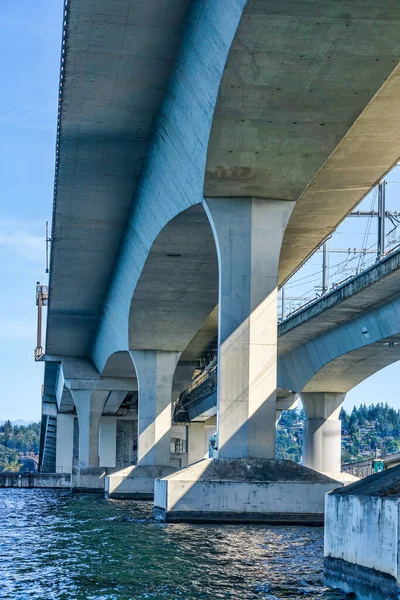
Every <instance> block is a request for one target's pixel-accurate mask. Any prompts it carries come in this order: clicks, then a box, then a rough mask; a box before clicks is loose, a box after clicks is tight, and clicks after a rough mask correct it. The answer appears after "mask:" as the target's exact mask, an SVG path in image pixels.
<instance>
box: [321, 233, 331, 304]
mask: <svg viewBox="0 0 400 600" xmlns="http://www.w3.org/2000/svg"><path fill="white" fill-rule="evenodd" d="M328 262H329V261H328V242H327V241H326V242H324V244H323V246H322V293H323V294H326V292H327V291H328V288H329V270H328V269H329V264H328Z"/></svg>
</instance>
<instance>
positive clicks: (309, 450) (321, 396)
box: [301, 392, 346, 476]
mask: <svg viewBox="0 0 400 600" xmlns="http://www.w3.org/2000/svg"><path fill="white" fill-rule="evenodd" d="M345 397H346V394H343V393H335V392H303V393H302V394H301V398H302V401H303V406H304V410H305V412H306V415H307V419H306V421H305V423H304V465H305V466H306V467H310V469H315V470H316V471H320V472H321V473H326V474H328V475H331V476H333V475H334V474H339V473H340V471H341V452H342V446H341V440H342V429H341V428H342V423H341V421H340V418H339V417H340V409H341V408H342V406H343V402H344V399H345Z"/></svg>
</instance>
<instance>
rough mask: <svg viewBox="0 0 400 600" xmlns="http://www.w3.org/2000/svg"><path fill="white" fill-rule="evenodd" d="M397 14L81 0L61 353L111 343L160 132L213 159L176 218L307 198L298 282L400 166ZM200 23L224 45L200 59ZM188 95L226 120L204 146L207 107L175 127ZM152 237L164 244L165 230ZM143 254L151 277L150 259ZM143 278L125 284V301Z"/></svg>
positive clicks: (73, 39) (76, 12) (161, 151)
mask: <svg viewBox="0 0 400 600" xmlns="http://www.w3.org/2000/svg"><path fill="white" fill-rule="evenodd" d="M208 4H209V3H206V5H208ZM196 5H197V6H196ZM242 10H243V14H242ZM399 19H400V11H399V7H398V5H397V3H396V2H395V1H393V2H387V3H385V6H384V8H383V7H382V5H379V6H377V5H376V3H374V2H367V3H366V2H361V1H360V2H354V3H352V5H351V7H349V6H348V3H345V2H336V3H334V4H332V3H331V2H322V3H321V2H318V3H317V2H315V3H314V2H312V3H310V2H296V3H295V4H294V3H284V4H282V3H278V2H276V1H270V0H264V1H262V2H253V1H249V2H247V4H246V3H245V2H243V1H242V2H240V1H235V2H234V5H233V6H232V3H231V2H223V1H220V2H218V3H216V4H215V3H214V7H212V8H210V7H208V6H206V8H204V9H203V10H200V9H199V7H198V3H196V2H193V3H190V2H188V1H183V0H180V1H179V2H171V1H164V2H162V3H159V2H154V1H152V0H149V2H146V3H145V4H143V3H138V2H128V1H126V2H125V1H122V2H119V3H117V4H110V3H108V2H105V1H99V2H96V3H93V2H90V1H89V0H85V1H84V2H77V1H76V0H75V1H74V0H70V2H69V3H68V13H67V17H66V29H65V48H66V50H65V56H64V70H63V75H62V102H61V104H60V135H59V157H60V158H59V162H58V170H57V180H56V184H57V185H56V196H55V219H54V231H53V239H54V248H53V253H52V275H51V281H50V288H51V289H50V298H51V299H50V306H49V320H48V336H47V352H49V353H51V354H59V353H62V354H64V355H68V354H69V355H73V356H86V355H88V354H89V353H90V348H91V347H93V343H94V341H95V340H96V338H97V345H98V344H99V343H101V342H99V339H98V338H99V335H100V337H102V332H101V331H100V333H99V334H98V333H97V328H98V325H99V322H100V319H101V314H102V311H104V308H103V309H102V307H103V306H104V302H105V301H106V310H107V307H108V306H110V307H111V305H112V297H111V291H110V283H111V281H112V279H113V272H114V270H115V267H116V264H117V256H118V253H119V247H120V244H121V242H122V239H123V237H124V233H125V236H128V237H129V229H130V227H129V226H128V230H127V227H126V224H127V222H129V215H130V214H131V213H132V211H133V212H135V211H136V212H137V213H138V218H140V213H142V218H143V217H144V212H143V210H141V206H140V199H141V196H142V195H143V186H144V182H145V181H148V180H149V179H150V180H151V168H152V167H151V165H152V155H153V154H154V153H157V158H158V159H159V160H161V159H162V157H164V158H163V161H164V162H165V161H167V163H168V161H169V160H171V156H169V154H168V152H169V148H166V147H165V146H164V147H162V136H167V137H169V138H170V139H171V140H174V143H175V144H176V143H178V140H179V139H181V140H182V138H183V137H185V138H186V139H188V140H190V144H189V145H188V146H187V147H185V144H183V147H182V152H181V154H182V156H181V159H180V163H179V168H180V165H181V164H182V161H183V164H185V160H192V161H195V162H196V161H197V162H198V163H199V164H198V165H197V166H198V167H199V170H196V179H199V178H200V179H199V182H198V183H199V186H198V187H197V186H193V185H190V186H189V185H188V181H187V177H183V174H182V173H179V176H178V177H177V178H176V180H175V181H174V182H173V186H172V187H171V186H170V185H168V186H166V192H168V196H166V197H168V202H171V200H172V204H173V203H174V201H173V198H174V196H177V195H178V196H179V195H181V193H182V192H183V193H184V194H185V196H186V198H185V200H184V202H183V205H182V203H180V202H176V204H177V205H178V204H181V206H176V209H174V210H175V213H177V212H179V211H180V210H182V208H187V207H188V206H190V205H191V204H193V203H196V202H200V201H201V196H202V195H203V194H204V195H205V196H211V197H212V196H257V197H261V198H272V199H276V200H293V201H296V203H297V204H296V207H295V209H294V211H293V214H292V217H291V219H290V221H289V224H288V227H287V230H286V233H285V237H284V240H283V244H282V252H281V260H280V268H279V272H280V281H283V280H284V279H286V278H287V277H288V276H289V275H290V273H291V272H293V270H294V269H295V268H296V267H297V266H298V265H299V264H301V263H302V261H303V260H304V259H305V258H306V257H307V255H308V254H309V253H310V251H311V250H313V249H314V248H315V247H316V245H317V244H318V243H319V242H320V241H321V240H322V239H323V238H324V237H325V236H326V235H328V234H329V233H330V232H331V231H332V229H333V228H334V227H335V226H336V225H337V224H338V222H340V220H341V219H342V218H343V217H344V216H345V215H346V214H347V212H348V211H349V210H350V209H351V208H352V207H353V206H354V205H355V204H356V203H357V202H358V201H359V200H360V199H361V198H362V196H363V195H365V194H366V193H367V191H368V190H369V189H370V188H371V186H372V185H373V184H374V183H376V181H377V180H378V179H379V178H380V177H381V176H382V175H383V174H384V173H385V172H386V171H387V170H388V169H389V168H390V167H391V166H392V165H393V163H394V162H395V161H396V160H397V158H398V150H397V144H396V140H397V132H398V126H399V125H398V111H397V110H396V97H397V92H396V90H397V87H396V86H397V83H398V76H397V71H396V67H397V63H398V57H399V54H400V46H399V42H398V38H397V26H398V21H399ZM213 20H214V22H213ZM235 20H236V21H235ZM202 21H203V22H204V21H205V22H206V24H205V26H204V27H203V28H204V31H203V32H201V35H202V40H201V41H202V42H204V43H203V44H202V45H203V46H205V44H206V42H209V41H210V40H209V39H208V38H207V40H205V36H206V26H208V28H209V31H208V36H209V37H210V39H211V40H212V42H213V43H212V44H211V46H210V47H209V48H202V49H201V50H202V52H200V50H199V49H198V48H197V49H196V50H194V49H193V48H192V47H190V45H189V44H188V42H187V37H189V36H191V35H192V33H191V32H192V29H193V31H194V29H195V28H196V27H197V26H198V25H199V23H200V24H201V25H203V22H202ZM236 26H238V28H237V30H236V32H235V29H236ZM198 29H199V28H198ZM229 35H230V36H231V38H232V46H231V47H230V39H229ZM197 41H198V42H199V40H197ZM217 50H218V52H217ZM225 61H226V64H225ZM189 63H190V64H189ZM206 64H208V65H209V69H208V70H209V71H211V70H212V68H213V65H214V64H215V69H216V71H217V73H212V74H211V75H209V74H208V73H206V74H205V75H204V74H203V75H202V77H203V79H204V78H206V80H204V81H203V84H204V85H206V84H207V86H206V88H205V93H204V96H205V97H204V98H202V97H201V94H200V95H199V91H200V89H201V85H200V86H198V87H197V90H196V91H192V89H191V85H190V82H189V83H188V85H187V89H186V90H185V85H184V83H185V82H184V81H183V80H184V78H185V77H186V72H185V70H184V69H185V67H187V68H189V67H190V69H191V73H192V74H194V73H195V71H196V69H198V70H200V69H202V68H204V69H205V65H206ZM177 65H183V66H182V69H183V71H182V70H181V71H179V69H181V67H177ZM221 66H222V67H223V69H221ZM177 69H178V71H179V72H177ZM206 70H207V69H206ZM218 73H219V74H220V75H222V78H221V80H220V79H219V76H220V75H218ZM196 74H197V73H196ZM207 77H208V80H207ZM178 78H179V81H178ZM195 83H196V84H198V83H200V84H201V81H200V80H199V81H196V82H195ZM203 87H204V86H203ZM187 94H192V96H191V99H190V102H191V103H195V104H196V105H199V106H198V107H199V110H202V111H203V112H202V115H203V119H205V121H204V123H205V127H203V128H205V130H207V128H209V129H210V126H211V125H212V127H211V131H210V140H209V143H208V141H207V133H206V135H205V137H204V138H203V140H202V139H200V138H198V136H197V119H198V118H199V117H198V116H197V115H195V114H194V113H193V114H192V117H193V118H192V119H191V120H192V121H193V122H192V123H191V122H190V119H188V115H187V114H186V117H184V116H183V115H182V121H181V127H179V123H177V122H176V121H174V122H173V123H172V122H170V120H169V116H170V114H168V112H167V110H168V107H169V106H170V105H171V103H176V104H179V103H180V104H182V108H185V110H186V113H187V109H186V102H187V101H188V100H189V98H188V96H187ZM217 94H218V100H217V103H216V109H215V113H214V114H213V112H212V103H213V100H212V98H213V97H214V98H215V99H217ZM210 102H211V106H208V105H209V104H210ZM172 128H173V129H174V130H172ZM160 136H161V137H160ZM150 141H151V143H150ZM185 143H186V142H185ZM186 144H187V143H186ZM195 149H196V150H195ZM194 151H195V152H196V153H198V154H199V156H198V157H197V156H193V152H194ZM190 153H192V154H190ZM172 158H175V157H172ZM202 165H204V166H205V176H204V171H203V180H202V181H201V170H202ZM188 170H189V171H190V170H191V169H190V167H188ZM157 175H159V174H158V173H157ZM171 175H172V178H173V171H172V173H171ZM155 176H156V175H155ZM188 176H192V177H193V171H192V172H190V173H189V172H188ZM161 179H163V177H162V178H161ZM138 182H142V183H140V185H139V183H138ZM138 185H139V187H138ZM147 185H149V183H148V184H147ZM180 188H181V189H180ZM194 188H195V189H194ZM198 192H199V195H198ZM135 198H136V200H135ZM132 200H133V202H132ZM157 200H158V201H159V202H165V201H166V200H163V198H155V199H153V200H152V201H151V206H149V207H148V208H149V211H150V214H153V215H155V219H156V220H159V221H160V225H159V226H158V230H159V231H160V230H161V229H160V227H161V228H162V227H163V226H165V224H166V222H167V221H168V220H169V219H170V218H171V217H173V215H174V211H173V212H172V213H171V212H170V211H167V214H165V212H166V211H163V213H164V214H163V215H162V218H163V219H165V220H164V223H162V219H159V216H158V215H157V213H159V212H160V208H161V207H160V206H158V202H157ZM146 214H147V213H146ZM310 214H312V215H313V218H312V220H310V218H309V215H310ZM164 215H165V216H164ZM130 223H131V224H133V222H132V220H131V221H130ZM182 227H184V228H187V223H185V219H182ZM146 233H147V234H150V238H149V242H147V243H146V246H147V247H148V248H149V249H150V247H151V245H152V242H151V235H152V234H151V228H150V231H149V232H146ZM157 235H158V233H157ZM184 235H185V234H184V232H183V233H182V237H184ZM154 239H155V237H154V235H153V240H154ZM149 243H150V246H149ZM211 243H212V242H211V240H210V249H209V254H212V253H213V252H215V250H213V249H212V248H211ZM173 245H174V244H173ZM148 251H149V250H147V252H146V251H145V249H143V252H146V253H148ZM145 255H146V254H145ZM143 258H145V256H144V257H143ZM164 258H165V257H163V259H162V261H161V262H160V266H159V270H160V271H161V270H162V269H165V270H168V271H169V272H170V273H171V272H172V271H173V269H174V261H171V263H172V264H165V260H164ZM129 260H130V261H133V262H132V268H134V269H135V270H138V276H137V277H136V281H137V280H138V277H139V274H140V271H141V270H142V269H143V259H141V260H138V258H137V257H132V258H131V259H129ZM120 262H121V261H120ZM178 262H179V261H175V264H176V263H178ZM117 270H118V267H117ZM178 271H179V266H178ZM114 279H115V277H114ZM136 285H137V283H134V282H132V284H131V285H130V287H129V289H126V295H127V300H126V302H129V303H130V298H129V299H128V296H129V295H133V291H134V289H135V288H136ZM111 289H112V288H111ZM198 291H201V286H200V287H199V290H198ZM124 292H125V290H124ZM215 294H216V292H215ZM156 297H157V294H156ZM107 298H108V299H107ZM163 300H164V299H163V298H162V299H161V300H160V301H163ZM200 312H201V314H199V317H198V320H199V321H201V320H202V318H203V307H202V309H201V311H200ZM210 312H211V311H210ZM125 314H126V310H125ZM204 320H205V319H204ZM112 327H116V324H115V323H114V324H113V325H112ZM124 335H125V334H124ZM214 335H215V332H214ZM188 341H190V340H188ZM124 343H125V345H126V342H124ZM95 346H96V344H95ZM123 349H125V347H121V348H116V349H115V350H123ZM96 362H98V360H97V361H96ZM98 366H100V365H99V364H98Z"/></svg>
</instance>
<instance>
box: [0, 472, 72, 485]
mask: <svg viewBox="0 0 400 600" xmlns="http://www.w3.org/2000/svg"><path fill="white" fill-rule="evenodd" d="M70 486H71V474H70V473H5V472H3V473H0V488H51V489H70Z"/></svg>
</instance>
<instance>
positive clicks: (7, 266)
mask: <svg viewBox="0 0 400 600" xmlns="http://www.w3.org/2000/svg"><path fill="white" fill-rule="evenodd" d="M110 1H111V0H110ZM62 8H63V1H62V0H35V1H34V2H33V1H32V0H0V73H1V86H0V131H1V137H0V193H1V203H0V268H1V277H2V294H1V295H0V378H1V395H0V420H4V419H7V418H10V419H12V420H14V419H18V418H22V419H25V420H31V419H35V420H38V419H39V418H40V400H41V398H40V388H41V384H42V380H43V366H42V365H41V364H35V363H34V360H33V349H34V347H35V345H36V343H35V342H36V306H35V284H36V281H38V280H40V281H41V282H42V283H47V276H46V275H45V272H44V269H45V244H44V237H45V221H46V220H49V221H50V220H51V209H52V195H53V179H54V147H55V133H56V120H57V95H58V75H59V60H60V43H61V41H60V40H61V24H62ZM399 171H400V169H399V168H398V169H395V171H394V172H393V173H392V175H391V177H390V178H389V179H390V180H392V181H393V182H395V181H396V180H397V179H398V180H400V172H399ZM397 190H398V184H396V183H393V184H391V185H390V186H388V207H390V208H393V209H395V210H400V202H399V201H398V200H397V199H396V196H397ZM370 207H371V197H369V198H367V199H366V200H365V201H364V208H370ZM365 228H366V222H365V220H362V219H360V220H355V219H350V220H347V221H346V222H345V223H344V224H343V225H342V226H341V227H340V229H339V230H338V233H337V234H336V235H335V237H334V239H333V240H332V242H331V245H332V247H348V246H352V247H354V246H360V245H361V244H362V243H363V239H364V232H365ZM374 228H375V229H376V226H375V225H374V224H372V228H371V233H370V236H369V238H368V240H367V245H371V244H373V243H374V235H375V233H374V231H375V229H374ZM343 259H344V256H343V255H332V256H331V267H332V269H331V272H332V273H334V272H335V270H338V269H336V268H335V265H336V264H337V263H338V262H339V261H342V260H343ZM353 262H354V261H353ZM320 264H321V255H315V256H314V257H313V258H312V259H311V260H310V262H309V264H308V265H307V266H306V267H305V268H304V270H303V271H302V272H299V274H298V275H297V278H300V277H302V276H304V274H308V275H311V274H315V273H318V270H319V269H320ZM337 277H338V276H337ZM318 283H319V275H318V274H316V275H315V276H314V280H313V281H312V282H311V284H310V283H309V282H308V283H307V285H306V286H303V285H297V287H292V288H291V290H290V292H289V289H288V291H287V295H289V294H290V295H291V296H296V295H297V296H300V295H301V294H304V295H305V294H313V293H314V290H313V287H314V286H315V285H317V284H318ZM295 284H296V281H295V280H294V281H293V282H292V285H295ZM399 376H400V365H399V364H398V363H397V364H395V365H393V366H391V367H388V368H387V369H385V370H383V371H381V372H380V373H378V374H376V375H374V376H373V377H372V378H370V379H368V380H367V381H365V382H364V383H362V384H360V385H359V386H357V387H356V388H354V390H352V391H351V392H350V393H349V394H348V396H347V399H346V408H351V407H352V406H353V404H359V403H360V402H367V403H372V402H380V401H383V402H386V401H387V402H388V403H389V404H391V405H393V406H395V407H396V408H400V398H399V394H398V383H397V382H398V380H399V379H400V377H399Z"/></svg>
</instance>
